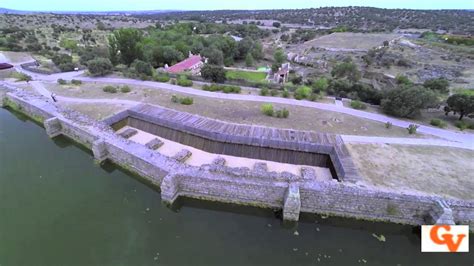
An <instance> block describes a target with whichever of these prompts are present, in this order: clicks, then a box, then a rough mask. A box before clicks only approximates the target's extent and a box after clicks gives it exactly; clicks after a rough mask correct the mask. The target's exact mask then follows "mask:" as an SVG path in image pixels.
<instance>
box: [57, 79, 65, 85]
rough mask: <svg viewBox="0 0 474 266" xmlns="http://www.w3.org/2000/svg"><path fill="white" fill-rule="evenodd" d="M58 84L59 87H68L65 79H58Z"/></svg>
mask: <svg viewBox="0 0 474 266" xmlns="http://www.w3.org/2000/svg"><path fill="white" fill-rule="evenodd" d="M58 84H59V85H66V84H67V81H65V80H64V79H58Z"/></svg>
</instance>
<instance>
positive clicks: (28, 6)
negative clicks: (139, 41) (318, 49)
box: [0, 0, 474, 11]
mask: <svg viewBox="0 0 474 266" xmlns="http://www.w3.org/2000/svg"><path fill="white" fill-rule="evenodd" d="M351 5H352V6H374V7H383V8H411V9H474V0H449V1H447V0H166V1H162V0H0V7H4V8H10V9H18V10H31V11H120V10H165V9H166V10H209V9H283V8H285V9H290V8H309V7H321V6H351Z"/></svg>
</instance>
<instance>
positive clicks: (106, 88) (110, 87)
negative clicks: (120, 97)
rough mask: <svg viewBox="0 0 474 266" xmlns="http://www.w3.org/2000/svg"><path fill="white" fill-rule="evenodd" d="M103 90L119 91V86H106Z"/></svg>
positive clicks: (109, 91)
mask: <svg viewBox="0 0 474 266" xmlns="http://www.w3.org/2000/svg"><path fill="white" fill-rule="evenodd" d="M102 90H103V91H104V92H108V93H117V88H115V87H114V86H110V85H109V86H105V87H104V88H102Z"/></svg>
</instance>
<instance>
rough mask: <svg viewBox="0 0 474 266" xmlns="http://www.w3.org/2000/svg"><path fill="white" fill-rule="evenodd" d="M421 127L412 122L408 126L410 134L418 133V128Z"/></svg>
mask: <svg viewBox="0 0 474 266" xmlns="http://www.w3.org/2000/svg"><path fill="white" fill-rule="evenodd" d="M419 127H420V126H419V125H415V124H410V125H409V126H408V127H407V130H408V134H410V135H412V134H415V133H416V130H417V129H418V128H419Z"/></svg>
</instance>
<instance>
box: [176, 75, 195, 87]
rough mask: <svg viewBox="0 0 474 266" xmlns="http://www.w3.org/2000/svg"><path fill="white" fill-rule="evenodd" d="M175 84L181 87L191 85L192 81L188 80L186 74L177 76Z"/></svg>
mask: <svg viewBox="0 0 474 266" xmlns="http://www.w3.org/2000/svg"><path fill="white" fill-rule="evenodd" d="M177 84H178V85H179V86H182V87H191V86H193V81H192V80H189V79H188V78H187V77H186V76H180V77H179V78H178V81H177Z"/></svg>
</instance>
